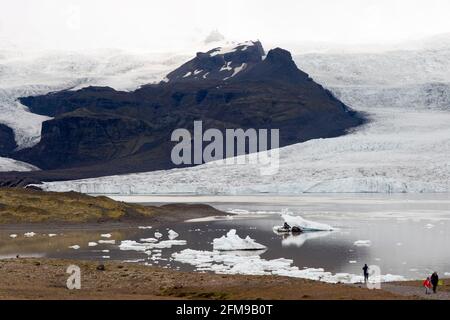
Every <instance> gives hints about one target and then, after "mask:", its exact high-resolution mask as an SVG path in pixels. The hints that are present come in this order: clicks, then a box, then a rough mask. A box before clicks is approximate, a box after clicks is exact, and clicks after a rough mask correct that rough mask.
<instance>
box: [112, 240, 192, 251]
mask: <svg viewBox="0 0 450 320" xmlns="http://www.w3.org/2000/svg"><path fill="white" fill-rule="evenodd" d="M186 244H187V242H186V240H165V241H161V242H157V243H141V242H137V241H134V240H124V241H122V242H121V243H120V245H119V249H120V250H123V251H142V252H146V251H149V250H152V249H169V248H172V246H184V245H186ZM154 252H157V250H155V251H154Z"/></svg>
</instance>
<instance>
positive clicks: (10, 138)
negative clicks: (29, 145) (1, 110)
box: [0, 123, 17, 156]
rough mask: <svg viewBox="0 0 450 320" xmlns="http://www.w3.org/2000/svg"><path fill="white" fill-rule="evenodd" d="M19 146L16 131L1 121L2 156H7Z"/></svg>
mask: <svg viewBox="0 0 450 320" xmlns="http://www.w3.org/2000/svg"><path fill="white" fill-rule="evenodd" d="M16 148H17V144H16V140H15V139H14V131H13V130H12V129H11V128H10V127H8V126H6V125H4V124H1V123H0V156H7V155H8V154H11V153H12V152H13V151H14V149H16Z"/></svg>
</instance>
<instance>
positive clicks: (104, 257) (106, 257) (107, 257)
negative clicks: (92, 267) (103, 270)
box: [102, 256, 111, 259]
mask: <svg viewBox="0 0 450 320" xmlns="http://www.w3.org/2000/svg"><path fill="white" fill-rule="evenodd" d="M102 258H103V259H111V257H110V256H102Z"/></svg>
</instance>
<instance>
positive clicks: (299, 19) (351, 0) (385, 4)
mask: <svg viewBox="0 0 450 320" xmlns="http://www.w3.org/2000/svg"><path fill="white" fill-rule="evenodd" d="M449 12H450V1H449V0H276V1H275V0H222V1H215V0H127V1H124V0H0V39H3V41H4V40H5V39H6V40H10V41H12V42H13V43H15V44H17V45H20V46H23V45H27V46H36V47H45V48H59V49H80V48H106V47H108V48H112V47H115V48H124V49H134V48H142V49H148V50H158V51H159V50H167V49H178V48H184V47H187V46H190V45H191V46H192V45H195V44H196V43H197V42H198V41H200V40H201V39H203V38H204V37H205V36H206V35H207V34H208V33H209V32H210V31H211V30H213V29H218V30H219V31H220V32H221V33H223V34H224V35H225V36H226V37H227V38H229V39H232V40H246V39H261V40H262V41H266V42H270V43H275V44H276V43H277V42H280V43H282V42H286V41H299V42H301V41H320V42H322V41H323V42H335V43H386V42H387V43H389V42H395V41H403V40H407V39H410V38H420V37H423V36H427V35H433V34H440V33H446V32H450V18H449ZM0 41H1V40H0Z"/></svg>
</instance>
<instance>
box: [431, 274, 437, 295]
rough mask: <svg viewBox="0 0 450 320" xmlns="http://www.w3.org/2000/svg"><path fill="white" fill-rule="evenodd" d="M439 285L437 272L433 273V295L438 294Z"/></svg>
mask: <svg viewBox="0 0 450 320" xmlns="http://www.w3.org/2000/svg"><path fill="white" fill-rule="evenodd" d="M438 283H439V276H438V274H437V272H433V274H432V275H431V285H432V286H433V293H436V289H437V286H438Z"/></svg>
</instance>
